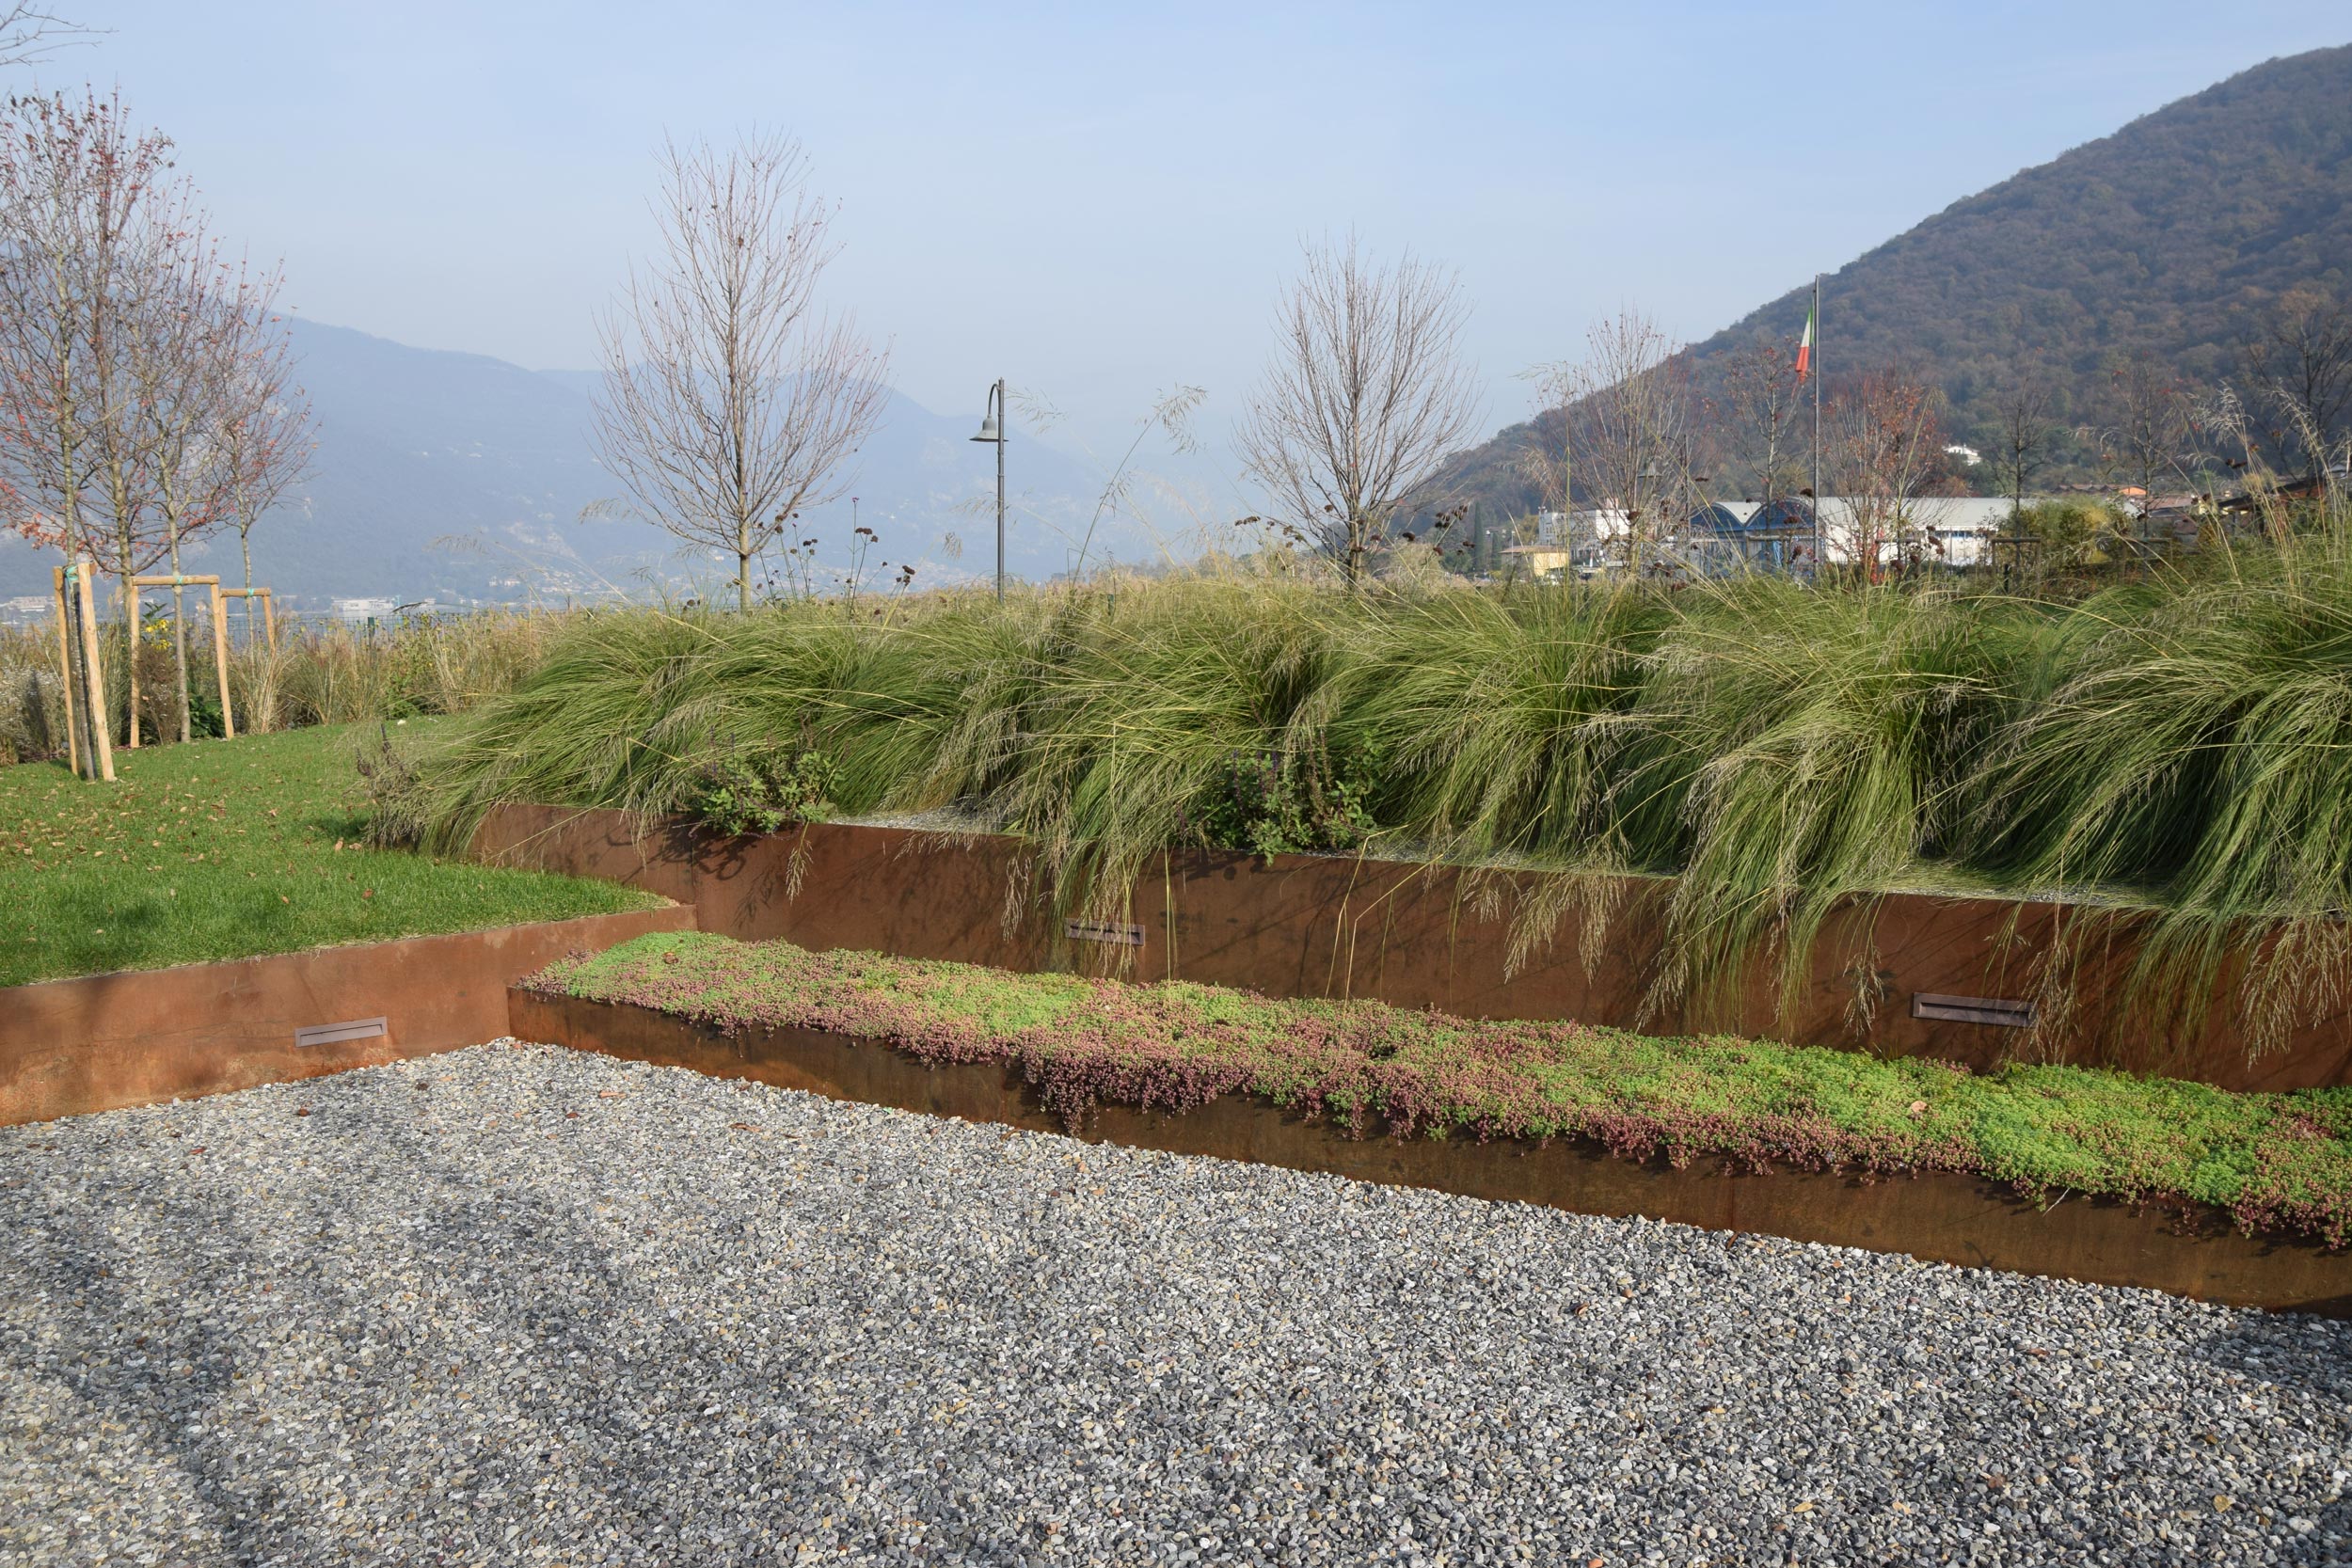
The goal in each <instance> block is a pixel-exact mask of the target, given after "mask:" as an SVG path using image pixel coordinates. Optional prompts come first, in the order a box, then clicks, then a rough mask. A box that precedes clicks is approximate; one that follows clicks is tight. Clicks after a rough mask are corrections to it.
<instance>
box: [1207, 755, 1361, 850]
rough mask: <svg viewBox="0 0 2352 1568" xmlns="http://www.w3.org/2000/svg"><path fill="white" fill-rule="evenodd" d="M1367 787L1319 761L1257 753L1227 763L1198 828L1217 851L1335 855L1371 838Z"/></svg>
mask: <svg viewBox="0 0 2352 1568" xmlns="http://www.w3.org/2000/svg"><path fill="white" fill-rule="evenodd" d="M1368 793H1369V791H1368V790H1367V789H1366V788H1365V786H1364V785H1363V784H1359V782H1357V781H1356V780H1355V779H1353V778H1348V777H1342V776H1339V775H1338V774H1336V773H1335V772H1334V770H1333V769H1332V768H1330V767H1329V766H1328V765H1327V764H1326V763H1324V762H1323V761H1322V760H1321V759H1320V758H1313V757H1303V756H1301V755H1299V754H1298V753H1296V752H1271V751H1269V752H1257V753H1255V754H1236V755H1234V756H1232V757H1229V758H1228V759H1227V760H1226V764H1225V770H1224V774H1223V776H1222V777H1221V778H1220V779H1219V780H1218V781H1217V784H1216V791H1215V793H1214V794H1212V795H1211V796H1210V798H1209V800H1208V804H1207V805H1206V806H1205V807H1204V808H1203V809H1202V810H1201V812H1200V816H1199V820H1198V829H1199V832H1200V839H1201V842H1202V843H1204V844H1206V845H1208V846H1209V847H1211V848H1216V849H1247V850H1248V851H1249V852H1250V853H1251V854H1253V855H1263V856H1264V857H1265V858H1266V860H1267V862H1268V863H1272V861H1273V859H1274V857H1275V856H1277V855H1299V854H1307V855H1328V854H1340V853H1343V852H1345V851H1347V850H1350V849H1355V848H1359V847H1361V846H1362V845H1363V843H1364V841H1365V840H1366V839H1368V838H1370V837H1371V836H1372V832H1373V828H1374V822H1373V819H1372V813H1371V812H1370V811H1369V810H1367V809H1366V807H1365V803H1364V802H1365V797H1366V795H1367V794H1368Z"/></svg>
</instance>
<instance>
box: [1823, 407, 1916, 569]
mask: <svg viewBox="0 0 2352 1568" xmlns="http://www.w3.org/2000/svg"><path fill="white" fill-rule="evenodd" d="M1822 423H1823V428H1822V432H1821V436H1822V445H1823V447H1824V448H1825V449H1826V450H1825V451H1823V453H1822V456H1823V457H1824V458H1825V459H1826V460H1827V463H1828V467H1829V471H1830V474H1831V476H1832V481H1833V483H1835V484H1836V490H1837V494H1838V496H1839V497H1840V498H1841V499H1843V500H1844V502H1845V504H1846V511H1847V517H1846V528H1845V531H1846V532H1847V534H1848V538H1847V539H1846V541H1845V543H1846V545H1847V547H1848V548H1849V549H1850V550H1851V553H1852V555H1853V559H1854V561H1855V562H1856V563H1857V564H1858V565H1859V566H1860V567H1861V569H1862V576H1863V578H1864V580H1865V581H1867V582H1876V581H1878V580H1879V575H1880V572H1881V570H1882V568H1883V566H1884V565H1885V564H1886V561H1885V555H1886V551H1887V550H1888V548H1889V547H1890V546H1891V547H1892V548H1893V550H1894V552H1895V558H1896V561H1897V562H1898V563H1899V564H1910V563H1912V562H1915V561H1916V560H1917V559H1919V558H1920V557H1921V556H1922V555H1923V554H1924V553H1925V552H1926V551H1927V549H1928V548H1929V547H1930V546H1929V538H1928V530H1927V527H1926V498H1927V496H1928V494H1929V491H1930V487H1931V484H1932V483H1933V480H1934V478H1935V473H1936V467H1937V464H1936V459H1937V458H1938V457H1939V456H1940V455H1941V449H1942V446H1943V436H1942V434H1941V432H1940V427H1939V424H1938V421H1937V419H1936V407H1935V392H1934V390H1933V389H1932V388H1930V387H1928V386H1927V385H1926V384H1925V383H1924V382H1922V381H1920V380H1919V379H1918V378H1917V377H1915V376H1913V375H1910V374H1908V373H1907V372H1903V371H1900V370H1879V371H1870V372H1865V373H1864V374H1862V375H1860V376H1858V377H1856V378H1855V379H1854V380H1853V381H1851V382H1850V383H1848V384H1847V385H1846V386H1845V387H1843V388H1839V389H1838V390H1837V391H1836V393H1835V394H1834V395H1833V396H1832V397H1831V398H1830V400H1829V405H1828V407H1827V408H1826V409H1825V410H1824V411H1823V416H1822Z"/></svg>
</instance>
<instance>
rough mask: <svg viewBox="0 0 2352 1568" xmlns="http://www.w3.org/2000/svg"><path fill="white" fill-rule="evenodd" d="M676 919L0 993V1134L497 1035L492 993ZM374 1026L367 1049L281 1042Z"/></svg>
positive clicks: (499, 1002) (283, 957) (545, 925)
mask: <svg viewBox="0 0 2352 1568" xmlns="http://www.w3.org/2000/svg"><path fill="white" fill-rule="evenodd" d="M693 927H694V911H693V910H692V909H691V908H687V907H683V906H673V907H671V908H668V909H658V910H643V911H628V912H626V913H622V914H599V915H590V916H587V917H585V918H582V919H579V920H556V921H542V922H539V923H537V924H534V925H529V926H507V927H500V928H497V929H494V930H487V931H464V932H460V933H457V934H455V935H453V936H438V937H410V938H407V939H405V940H403V941H398V942H362V943H358V944H356V945H353V946H348V947H319V948H312V949H310V951H308V952H303V953H284V954H277V955H273V956H270V957H267V958H240V959H236V960H233V961H230V962H227V963H208V964H186V965H183V966H180V967H178V968H173V969H151V970H124V971H120V972H118V973H116V974H91V975H85V976H82V977H80V978H77V979H72V980H45V981H41V982H39V983H37V984H34V985H28V986H11V987H8V988H6V989H5V990H0V1126H13V1125H15V1124H16V1123H19V1122H27V1121H48V1120H51V1119H53V1118H55V1117H70V1116H80V1115H82V1114H84V1113H86V1112H89V1111H108V1110H114V1109H117V1108H119V1107H120V1106H125V1105H151V1104H153V1103H155V1102H156V1101H164V1100H173V1099H185V1098H188V1097H191V1096H195V1095H204V1094H219V1093H222V1092H224V1091H226V1090H230V1089H244V1088H251V1087H252V1086H253V1085H257V1084H277V1083H284V1082H286V1081H288V1080H291V1079H296V1078H315V1077H318V1076H320V1075H322V1074H325V1073H330V1072H343V1071H347V1070H349V1069H352V1068H358V1067H375V1066H379V1065H381V1064H383V1063H385V1062H392V1061H399V1060H401V1059H403V1058H405V1057H409V1056H421V1055H429V1054H431V1053H435V1052H438V1051H452V1050H456V1049H458V1048H460V1047H463V1046H469V1045H480V1044H481V1043H482V1042H483V1041H485V1040H490V1039H496V1038H498V1037H500V1036H501V1035H505V1034H509V1033H511V1032H512V1031H511V1030H510V1029H509V1027H508V1024H507V989H508V987H509V986H510V985H511V984H512V983H513V982H514V981H516V980H517V979H519V978H521V977H522V976H523V975H525V974H530V973H532V971H533V970H536V969H541V968H544V967H545V966H546V965H548V964H549V963H552V962H553V961H554V960H556V959H557V958H562V957H564V955H565V954H567V953H572V952H577V951H580V950H583V949H585V950H589V951H601V950H602V949H604V948H607V947H610V946H612V945H613V944H614V943H616V942H627V941H628V939H629V938H631V937H636V936H643V935H644V934H645V933H647V932H649V931H679V930H691V929H693ZM373 1018H382V1019H383V1020H384V1021H385V1031H386V1032H385V1033H384V1034H382V1035H379V1036H376V1037H373V1038H370V1039H354V1040H344V1041H340V1042H337V1043H332V1044H326V1045H310V1046H298V1045H296V1044H295V1043H294V1031H295V1030H297V1029H302V1028H307V1027H309V1026H311V1025H314V1024H324V1023H341V1022H348V1021H352V1020H358V1019H373Z"/></svg>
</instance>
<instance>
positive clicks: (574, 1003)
mask: <svg viewBox="0 0 2352 1568" xmlns="http://www.w3.org/2000/svg"><path fill="white" fill-rule="evenodd" d="M512 1018H513V1024H514V1029H515V1032H516V1034H517V1035H518V1036H520V1037H524V1038H528V1039H535V1040H542V1041H546V1042H548V1043H550V1044H557V1045H564V1046H570V1047H572V1048H574V1049H577V1050H583V1051H596V1052H601V1053H605V1054H608V1055H614V1056H623V1057H627V1058H629V1059H631V1060H634V1061H644V1062H653V1063H657V1064H660V1065H664V1066H670V1067H682V1068H690V1069H693V1070H695V1071H698V1072H705V1073H709V1074H711V1075H713V1076H717V1077H726V1078H749V1079H753V1080H755V1081H757V1082H759V1083H764V1084H773V1085H778V1086H780V1087H785V1088H793V1089H802V1090H805V1091H807V1092H809V1093H813V1094H820V1095H824V1096H826V1097H828V1098H831V1099H834V1100H847V1101H859V1102H862V1103H865V1104H871V1105H888V1106H894V1107H896V1108H898V1109H900V1110H907V1111H920V1112H923V1113H926V1114H928V1115H931V1116H948V1117H962V1118H963V1119H964V1120H966V1121H987V1122H1000V1123H1005V1124H1008V1125H1010V1126H1016V1127H1025V1128H1029V1129H1032V1130H1036V1131H1041V1132H1066V1131H1068V1129H1066V1128H1065V1127H1063V1126H1062V1125H1061V1123H1060V1121H1059V1120H1058V1118H1057V1117H1054V1116H1052V1115H1050V1114H1049V1113H1048V1112H1046V1111H1045V1110H1044V1109H1043V1108H1042V1106H1041V1104H1040V1103H1039V1101H1038V1100H1037V1098H1036V1096H1035V1095H1033V1094H1032V1093H1030V1092H1029V1090H1028V1088H1027V1086H1026V1085H1025V1084H1024V1083H1023V1082H1022V1080H1021V1077H1020V1074H1019V1072H1018V1070H1017V1069H1012V1068H1009V1067H1006V1066H1004V1065H1001V1064H986V1065H978V1064H976V1065H959V1066H941V1067H933V1066H930V1065H927V1064H925V1063H923V1062H921V1061H918V1060H916V1059H915V1058H914V1057H913V1056H910V1055H908V1054H906V1053H902V1052H898V1051H895V1050H892V1049H890V1048H889V1047H888V1046H886V1045H881V1044H876V1043H874V1042H871V1041H865V1040H857V1039H852V1038H849V1037H842V1036H836V1035H829V1034H825V1033H822V1032H819V1031H816V1030H808V1029H768V1030H751V1031H745V1032H743V1033H741V1034H738V1035H733V1036H725V1035H722V1034H720V1033H719V1032H718V1031H717V1030H715V1029H712V1028H709V1027H707V1026H704V1025H700V1024H696V1023H692V1022H688V1021H687V1020H684V1019H681V1018H677V1017H674V1016H672V1015H670V1014H667V1013H660V1012H655V1011H653V1010H651V1009H649V1008H644V1007H636V1006H628V1005H625V1004H614V1003H602V1002H587V1001H581V1000H580V999H578V998H574V997H564V996H549V995H546V994H542V993H539V992H533V991H526V990H516V993H515V998H514V1002H513V1007H512ZM1082 1135H1083V1136H1085V1137H1087V1138H1089V1139H1090V1140H1092V1141H1095V1142H1104V1143H1114V1144H1122V1145H1127V1146H1130V1147H1133V1148H1156V1149H1166V1150H1168V1151H1171V1152H1174V1153H1180V1154H1205V1155H1213V1156H1216V1157H1218V1158H1221V1159H1230V1160H1247V1161H1250V1162H1252V1163H1254V1164H1270V1165H1279V1166H1283V1167H1285V1168H1288V1169H1292V1170H1304V1171H1322V1172H1327V1173H1330V1174H1333V1175H1338V1176H1345V1177H1352V1178H1355V1179H1357V1180H1365V1181H1379V1182H1386V1183H1390V1184H1392V1185H1399V1186H1412V1187H1428V1188H1433V1189H1435V1190H1437V1191H1439V1192H1448V1193H1458V1194H1463V1195H1465V1196H1471V1197H1483V1198H1493V1199H1500V1200H1505V1201H1512V1202H1520V1203H1537V1204H1542V1205H1545V1206H1547V1207H1549V1208H1554V1209H1565V1210H1572V1211H1574V1212H1578V1213H1586V1214H1605V1215H1615V1216H1622V1215H1630V1214H1641V1215H1645V1216H1646V1217H1648V1218H1651V1219H1661V1220H1674V1221H1677V1222H1680V1223H1682V1224H1686V1225H1695V1226H1704V1227H1708V1228H1711V1229H1718V1230H1734V1231H1749V1232H1756V1233H1760V1234H1764V1235H1772V1236H1784V1237H1788V1238H1789V1239H1791V1240H1794V1241H1801V1242H1821V1243H1830V1244H1832V1245H1836V1246H1853V1247H1866V1248H1868V1249H1870V1250H1872V1251H1875V1252H1891V1253H1901V1254H1907V1255H1909V1256H1911V1257H1914V1258H1920V1259H1927V1260H1929V1261H1931V1262H1941V1263H1954V1264H1959V1265H1961V1266H1963V1267H1967V1268H1992V1269H2007V1270H2010V1271H2013V1272H2016V1273H2021V1274H2034V1275H2051V1276H2055V1277H2058V1278H2064V1279H2076V1280H2083V1281H2088V1282H2090V1283H2093V1284H2101V1285H2129V1286H2140V1287H2145V1288H2148V1289H2152V1290H2158V1291H2170V1292H2172V1293H2174V1294H2176V1295H2185V1296H2194V1297H2197V1298H2199V1299H2201V1300H2207V1301H2217V1302H2224V1303H2228V1304H2230V1305H2232V1306H2238V1307H2270V1308H2275V1309H2280V1310H2291V1311H2299V1312H2320V1313H2327V1314H2328V1315H2331V1316H2337V1317H2344V1316H2352V1253H2345V1252H2337V1253H2330V1252H2328V1251H2326V1250H2324V1249H2322V1248H2320V1247H2318V1246H2316V1245H2312V1244H2306V1243H2296V1242H2286V1241H2265V1240H2261V1239H2256V1238H2249V1237H2247V1236H2243V1235H2240V1234H2239V1233H2238V1232H2237V1231H2236V1230H2235V1229H2234V1228H2233V1227H2232V1226H2231V1225H2230V1223H2229V1221H2228V1218H2227V1217H2226V1216H2225V1215H2223V1214H2221V1213H2220V1212H2217V1211H2214V1210H2209V1209H2203V1208H2191V1209H2188V1210H2185V1211H2184V1210H2180V1209H2165V1208H2154V1207H2147V1208H2139V1207H2134V1206H2131V1205H2127V1204H2123V1203H2119V1202H2115V1201H2112V1200H2107V1199H2090V1198H2083V1197H2073V1198H2069V1199H2067V1200H2065V1201H2062V1202H2060V1203H2058V1205H2057V1206H2055V1207H2054V1208H2050V1209H2046V1210H2043V1209H2037V1208H2036V1207H2035V1206H2034V1205H2033V1204H2031V1203H2029V1202H2027V1201H2026V1200H2025V1199H2023V1198H2021V1197H2019V1196H2017V1195H2016V1194H2015V1193H2013V1192H2011V1191H2010V1190H2008V1189H2007V1188H2005V1187H2002V1186H2000V1185H1999V1184H1997V1183H1994V1182H1991V1181H1984V1180H1976V1179H1972V1178H1966V1177H1958V1176H1947V1175H1926V1176H1919V1177H1909V1178H1899V1179H1895V1180H1875V1181H1866V1180H1860V1179H1858V1178H1855V1177H1851V1176H1847V1175H1839V1174H1821V1173H1813V1172H1802V1171H1778V1172H1774V1173H1772V1174H1770V1175H1757V1174H1754V1173H1740V1172H1734V1171H1731V1170H1729V1169H1727V1168H1725V1167H1724V1166H1723V1165H1722V1164H1695V1163H1694V1164H1692V1166H1690V1167H1689V1168H1687V1169H1682V1170H1677V1169H1675V1168H1674V1167H1673V1166H1671V1165H1669V1164H1665V1163H1664V1162H1662V1161H1653V1162H1649V1163H1645V1164H1637V1163H1635V1162H1632V1161H1629V1160H1621V1159H1617V1158H1615V1157H1613V1156H1612V1155H1610V1154H1608V1153H1607V1152H1606V1151H1605V1150H1603V1149H1601V1148H1599V1147H1598V1146H1597V1144H1593V1143H1589V1142H1583V1141H1571V1140H1560V1141H1555V1142H1553V1143H1550V1144H1545V1145H1537V1144H1533V1143H1526V1142H1519V1141H1509V1140H1499V1141H1496V1142H1493V1143H1486V1144H1481V1143H1476V1142H1474V1141H1471V1140H1468V1139H1449V1140H1443V1141H1438V1140H1431V1139H1421V1138H1417V1139H1409V1140H1400V1139H1396V1138H1391V1137H1383V1136H1372V1137H1364V1138H1355V1137H1351V1136H1349V1135H1348V1134H1347V1133H1346V1132H1343V1131H1341V1130H1339V1129H1337V1128H1334V1127H1332V1126H1331V1125H1330V1124H1329V1123H1327V1122H1322V1121H1310V1120H1307V1119H1305V1118H1303V1117H1299V1116H1297V1115H1295V1114H1293V1113H1290V1112H1286V1111H1283V1110H1281V1109H1279V1107H1277V1106H1275V1105H1273V1104H1271V1103H1268V1102H1266V1101H1259V1100H1252V1099H1244V1098H1239V1097H1229V1098H1227V1099H1223V1100H1218V1101H1212V1102H1211V1103H1210V1104H1208V1105H1206V1106H1203V1107H1201V1108H1200V1109H1198V1110H1195V1111H1189V1112H1185V1113H1184V1114H1183V1115H1181V1116H1176V1115H1166V1114H1160V1113H1145V1112H1136V1111H1131V1110H1125V1109H1121V1108H1117V1107H1108V1108H1104V1109H1103V1110H1101V1111H1099V1112H1098V1113H1097V1114H1096V1115H1095V1117H1093V1118H1092V1119H1091V1120H1089V1123H1088V1125H1087V1127H1086V1128H1085V1130H1084V1132H1083V1134H1082Z"/></svg>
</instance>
